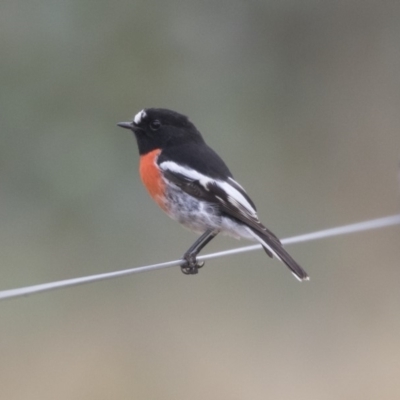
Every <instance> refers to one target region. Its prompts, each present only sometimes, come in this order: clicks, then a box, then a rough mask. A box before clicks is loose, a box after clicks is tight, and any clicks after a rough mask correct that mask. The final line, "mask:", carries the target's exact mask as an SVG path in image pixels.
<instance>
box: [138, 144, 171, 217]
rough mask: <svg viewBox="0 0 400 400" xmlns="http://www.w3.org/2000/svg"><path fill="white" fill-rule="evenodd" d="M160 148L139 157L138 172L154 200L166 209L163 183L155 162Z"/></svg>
mask: <svg viewBox="0 0 400 400" xmlns="http://www.w3.org/2000/svg"><path fill="white" fill-rule="evenodd" d="M160 153H161V149H156V150H153V151H151V152H149V153H147V154H144V155H142V156H141V157H140V166H139V172H140V177H141V178H142V182H143V184H144V186H145V187H146V189H147V191H148V192H149V194H150V196H151V197H152V198H153V199H154V201H155V202H156V203H157V204H158V205H159V206H160V207H161V208H162V209H163V210H164V211H166V205H165V195H164V193H165V183H164V181H163V179H162V176H161V172H160V169H159V168H158V165H157V163H156V161H157V157H158V155H159V154H160Z"/></svg>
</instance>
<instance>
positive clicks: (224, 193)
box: [118, 108, 309, 280]
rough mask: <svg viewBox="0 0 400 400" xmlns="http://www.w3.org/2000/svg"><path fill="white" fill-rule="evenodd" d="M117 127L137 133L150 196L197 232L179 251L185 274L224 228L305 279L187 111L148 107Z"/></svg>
mask: <svg viewBox="0 0 400 400" xmlns="http://www.w3.org/2000/svg"><path fill="white" fill-rule="evenodd" d="M118 126H120V127H122V128H127V129H130V130H132V131H133V133H134V134H135V137H136V140H137V144H138V148H139V154H140V176H141V179H142V181H143V183H144V185H145V186H146V188H147V190H148V192H149V194H150V196H151V197H152V198H153V199H154V200H155V201H156V203H157V204H158V205H159V206H160V207H161V208H162V209H163V210H164V211H165V212H166V213H167V214H168V215H169V216H170V217H171V218H172V219H175V220H177V221H178V222H180V223H181V224H182V225H184V226H185V227H186V228H189V229H190V230H192V231H195V232H197V233H200V234H201V236H200V237H199V238H198V239H197V240H196V241H195V243H194V244H193V245H192V246H191V247H190V248H189V249H188V251H187V252H186V253H185V254H184V255H183V259H184V263H183V264H182V265H181V269H182V272H183V273H185V274H196V273H197V272H198V268H200V267H202V266H203V264H200V263H199V262H198V261H197V260H196V256H197V255H198V253H199V252H200V251H201V249H202V248H203V247H204V246H205V245H206V244H207V243H209V242H210V241H211V240H212V239H213V238H214V237H215V236H216V235H217V234H218V233H220V232H222V233H224V234H228V235H230V236H233V237H235V238H241V237H243V238H246V239H251V240H256V241H257V242H259V243H260V244H261V245H262V247H263V249H264V250H265V252H266V253H267V254H268V255H269V256H270V257H276V258H277V259H279V260H280V261H282V262H283V263H285V264H286V265H287V266H288V267H289V269H290V270H291V271H292V273H293V275H294V276H295V277H296V278H297V279H299V280H308V279H309V278H308V275H307V273H306V272H305V271H304V270H303V269H302V268H301V267H300V265H299V264H298V263H297V262H296V261H295V260H294V259H293V258H292V257H291V256H290V255H289V253H288V252H287V251H286V250H285V249H284V248H283V247H282V244H281V242H280V241H279V239H278V238H277V237H276V236H275V235H274V234H273V233H272V232H271V231H270V230H268V229H267V228H266V227H265V226H264V225H263V224H262V223H261V222H260V220H259V219H258V216H257V211H256V207H255V205H254V203H253V201H252V200H251V199H250V197H249V196H248V195H247V193H246V192H245V190H244V189H243V187H242V186H241V185H240V184H239V183H238V182H236V181H235V180H234V179H233V176H232V174H231V172H230V171H229V169H228V167H227V166H226V164H225V163H224V161H223V160H222V159H221V157H220V156H219V155H218V154H217V153H216V152H215V151H214V150H213V149H211V148H210V147H209V146H208V145H207V144H206V143H205V141H204V139H203V137H202V135H201V134H200V132H199V131H198V130H197V129H196V127H195V126H194V125H193V123H192V122H190V121H189V119H188V118H187V117H186V116H185V115H182V114H179V113H177V112H175V111H171V110H167V109H162V108H147V109H143V110H141V111H140V112H138V113H137V114H136V115H135V117H134V118H133V120H132V121H130V122H121V123H119V124H118Z"/></svg>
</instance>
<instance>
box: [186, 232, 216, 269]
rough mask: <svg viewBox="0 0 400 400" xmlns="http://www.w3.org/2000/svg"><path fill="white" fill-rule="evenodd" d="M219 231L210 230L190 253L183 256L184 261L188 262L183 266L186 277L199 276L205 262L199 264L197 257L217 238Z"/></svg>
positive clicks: (196, 242)
mask: <svg viewBox="0 0 400 400" xmlns="http://www.w3.org/2000/svg"><path fill="white" fill-rule="evenodd" d="M217 234H218V230H216V229H208V230H206V231H205V232H204V233H203V234H202V235H201V236H200V237H199V238H198V239H197V240H196V241H195V242H194V243H193V244H192V245H191V246H190V248H189V249H188V251H187V252H186V253H185V254H184V255H183V259H184V260H185V261H186V262H185V263H184V264H182V265H181V270H182V272H183V273H184V274H186V275H194V274H197V272H198V269H199V268H201V267H202V266H203V265H204V261H203V262H200V263H199V262H197V260H196V256H197V254H199V252H200V251H201V249H202V248H203V247H204V246H205V245H206V244H207V243H209V242H211V240H212V239H214V238H215V236H217Z"/></svg>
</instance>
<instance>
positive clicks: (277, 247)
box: [249, 228, 310, 281]
mask: <svg viewBox="0 0 400 400" xmlns="http://www.w3.org/2000/svg"><path fill="white" fill-rule="evenodd" d="M249 231H251V233H252V235H253V236H254V238H255V239H257V241H258V242H260V243H261V245H262V247H263V249H264V250H265V252H266V253H267V254H268V255H269V256H270V257H273V256H275V257H276V258H278V259H279V260H280V261H282V262H283V263H284V264H286V266H287V267H288V268H289V269H290V270H291V271H292V273H293V275H294V276H295V277H296V278H297V279H298V280H299V281H308V280H309V279H310V278H309V277H308V275H307V272H306V271H304V269H303V268H301V267H300V265H299V264H298V263H297V262H296V261H295V260H294V259H293V258H292V256H291V255H290V254H289V253H288V252H287V251H286V250H285V249H284V248H283V246H282V244H281V242H280V241H279V240H277V238H276V236H272V237H271V236H270V235H269V232H268V231H266V232H260V231H256V230H253V229H251V228H249Z"/></svg>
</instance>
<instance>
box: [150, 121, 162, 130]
mask: <svg viewBox="0 0 400 400" xmlns="http://www.w3.org/2000/svg"><path fill="white" fill-rule="evenodd" d="M160 127H161V122H160V121H159V120H158V119H155V120H154V121H151V122H150V129H151V130H152V131H156V130H157V129H160Z"/></svg>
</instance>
